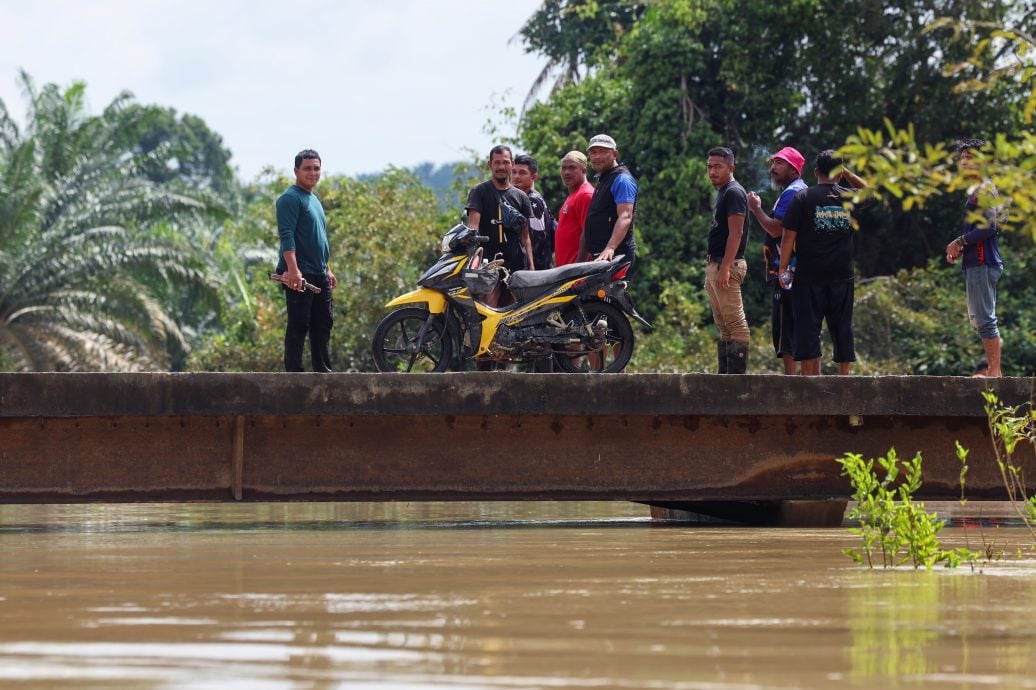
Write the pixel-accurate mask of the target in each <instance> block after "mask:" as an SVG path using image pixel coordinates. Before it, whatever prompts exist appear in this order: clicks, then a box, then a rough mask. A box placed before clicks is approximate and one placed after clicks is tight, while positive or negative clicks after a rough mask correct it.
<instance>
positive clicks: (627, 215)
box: [579, 134, 637, 261]
mask: <svg viewBox="0 0 1036 690" xmlns="http://www.w3.org/2000/svg"><path fill="white" fill-rule="evenodd" d="M587 153H588V154H589V158H590V165H592V166H593V168H594V170H596V171H597V173H598V177H597V189H596V191H595V192H594V196H593V198H592V199H591V200H590V208H589V210H588V211H587V213H586V224H585V225H584V226H583V237H582V239H581V241H580V243H579V258H580V259H581V260H585V259H587V258H591V259H596V260H597V261H610V260H611V259H612V258H613V257H614V256H615V255H616V254H623V255H625V256H626V257H627V258H629V259H632V258H633V257H634V255H635V253H636V250H637V243H636V241H635V240H634V239H633V216H634V214H635V213H636V208H637V182H636V180H634V179H633V175H632V174H631V173H630V171H629V168H627V167H626V166H625V165H622V164H620V163H619V161H618V158H619V147H618V146H616V145H615V140H614V139H612V138H611V137H610V136H608V135H607V134H598V135H597V136H595V137H593V138H592V139H590V143H589V144H588V145H587Z"/></svg>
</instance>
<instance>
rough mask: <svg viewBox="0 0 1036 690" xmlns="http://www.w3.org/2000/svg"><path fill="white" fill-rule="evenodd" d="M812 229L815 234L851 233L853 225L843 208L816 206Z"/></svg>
mask: <svg viewBox="0 0 1036 690" xmlns="http://www.w3.org/2000/svg"><path fill="white" fill-rule="evenodd" d="M813 227H814V229H815V230H816V231H817V232H824V233H827V232H831V233H834V232H852V229H853V224H852V221H851V220H850V219H849V212H848V211H846V210H845V207H843V206H817V211H816V214H815V215H814V216H813Z"/></svg>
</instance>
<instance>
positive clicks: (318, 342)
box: [277, 149, 338, 372]
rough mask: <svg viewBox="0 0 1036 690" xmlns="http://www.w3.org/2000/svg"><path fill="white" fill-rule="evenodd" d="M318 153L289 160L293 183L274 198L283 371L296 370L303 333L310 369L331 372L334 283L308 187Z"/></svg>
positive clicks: (320, 218) (316, 203) (318, 210)
mask: <svg viewBox="0 0 1036 690" xmlns="http://www.w3.org/2000/svg"><path fill="white" fill-rule="evenodd" d="M320 163H321V161H320V155H319V154H318V153H317V152H316V151H314V150H313V149H306V150H304V151H300V152H299V154H298V155H297V156H295V184H293V185H292V186H291V187H289V188H288V189H287V190H285V192H284V193H283V194H281V195H280V197H278V198H277V232H278V234H279V235H280V243H281V251H280V260H279V261H278V262H277V272H278V273H280V274H282V275H283V276H284V278H283V282H284V294H285V297H286V300H287V305H288V325H287V327H286V328H285V330H284V369H285V371H302V370H303V368H302V350H303V347H304V346H305V343H306V334H307V333H308V334H309V349H310V355H311V359H312V362H313V371H317V372H329V371H331V356H330V344H331V326H332V325H333V324H334V303H333V302H332V300H331V291H332V290H333V289H334V288H335V287H336V286H337V285H338V280H337V279H336V278H335V274H334V273H332V272H331V268H330V267H329V266H328V264H327V259H328V255H329V254H330V252H329V250H328V244H327V231H326V227H325V226H326V221H325V219H324V208H323V207H322V206H321V205H320V199H318V198H317V197H316V195H315V194H313V188H314V187H316V185H317V182H319V181H320ZM303 282H306V283H310V284H312V285H316V286H317V287H319V288H320V293H319V294H313V293H312V292H309V291H307V290H304V289H303V287H302V286H303Z"/></svg>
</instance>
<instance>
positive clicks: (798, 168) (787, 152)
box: [770, 146, 806, 175]
mask: <svg viewBox="0 0 1036 690" xmlns="http://www.w3.org/2000/svg"><path fill="white" fill-rule="evenodd" d="M774 158H780V159H781V160H782V161H786V162H787V163H788V164H790V165H791V167H793V168H795V172H797V173H798V174H799V175H801V174H802V166H803V165H805V164H806V159H805V158H803V157H802V154H801V153H799V152H798V151H797V150H796V149H793V148H792V147H790V146H785V147H784V148H783V149H781V150H780V151H778V152H777V153H775V154H773V155H772V156H770V159H771V160H772V159H774Z"/></svg>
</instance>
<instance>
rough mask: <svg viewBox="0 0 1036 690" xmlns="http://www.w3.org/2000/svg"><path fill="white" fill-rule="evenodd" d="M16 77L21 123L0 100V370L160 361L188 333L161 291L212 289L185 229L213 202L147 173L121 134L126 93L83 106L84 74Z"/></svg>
mask: <svg viewBox="0 0 1036 690" xmlns="http://www.w3.org/2000/svg"><path fill="white" fill-rule="evenodd" d="M20 83H21V86H22V89H23V91H24V93H25V95H26V100H27V101H28V108H27V111H28V112H27V116H26V119H25V125H24V128H23V129H22V128H19V127H18V125H17V123H16V122H15V121H14V120H13V119H12V118H11V116H10V115H9V112H8V110H7V107H6V105H5V104H4V103H3V102H2V101H0V369H7V370H20V371H33V370H35V371H77V370H94V371H96V370H101V371H133V370H144V369H156V368H166V367H167V366H168V353H169V352H170V351H173V352H175V351H176V350H178V349H184V348H186V347H187V342H186V339H185V336H184V333H183V330H182V329H181V326H180V325H179V324H178V323H177V322H176V320H175V319H174V318H172V317H171V316H170V312H169V310H168V309H167V308H166V307H165V306H164V305H163V302H162V299H161V295H162V293H163V292H165V293H166V294H168V293H169V292H170V286H177V285H182V286H188V287H192V288H195V289H203V290H209V291H211V288H209V287H207V286H208V285H210V284H211V281H210V279H209V276H208V275H207V270H206V268H205V262H204V260H203V259H202V258H201V255H200V253H199V252H198V251H197V250H196V249H195V248H194V247H192V246H190V245H189V244H188V242H187V241H186V240H185V239H182V238H183V237H184V235H183V233H182V232H181V230H182V229H183V228H184V227H187V226H189V225H190V224H192V223H194V222H197V220H198V219H199V218H201V217H203V216H204V215H205V213H206V212H208V211H209V210H210V209H211V203H210V202H209V200H208V199H207V198H205V196H204V194H203V193H199V192H187V191H183V190H182V189H178V188H177V187H175V186H173V185H161V186H160V185H158V184H156V183H155V182H152V181H150V180H149V179H148V178H147V176H146V175H144V174H142V170H143V169H144V167H145V164H146V163H147V160H146V159H144V158H143V157H142V156H141V154H139V153H134V152H133V151H132V150H130V149H129V148H128V147H127V146H125V145H120V144H119V141H120V137H119V136H118V133H119V132H120V131H121V132H124V131H125V129H124V128H125V127H127V126H129V125H131V124H132V123H131V122H129V120H128V118H130V117H132V116H133V115H132V113H134V112H139V109H128V108H127V106H128V105H131V104H132V97H131V96H130V94H128V93H123V94H121V95H120V96H118V97H117V98H115V100H113V101H112V102H111V104H109V105H108V106H107V107H106V108H105V109H104V111H103V113H102V114H101V115H99V116H91V115H89V114H88V113H87V112H86V105H85V85H84V84H82V83H75V84H73V85H72V86H71V87H69V88H68V89H65V90H62V89H60V88H59V87H58V86H57V85H55V84H47V85H46V86H44V87H43V88H42V89H37V88H36V86H35V84H34V83H33V81H32V79H31V78H30V77H29V76H28V75H27V74H26V73H24V72H22V73H20Z"/></svg>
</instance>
